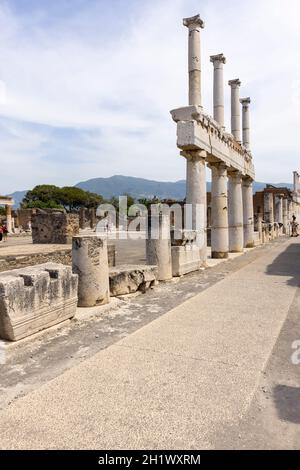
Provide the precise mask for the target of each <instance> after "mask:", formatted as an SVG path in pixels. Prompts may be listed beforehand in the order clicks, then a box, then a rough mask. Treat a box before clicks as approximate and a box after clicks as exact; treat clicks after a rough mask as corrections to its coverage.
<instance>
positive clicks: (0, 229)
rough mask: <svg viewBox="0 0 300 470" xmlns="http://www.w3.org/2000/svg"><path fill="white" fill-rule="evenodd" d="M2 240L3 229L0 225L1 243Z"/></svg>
mask: <svg viewBox="0 0 300 470" xmlns="http://www.w3.org/2000/svg"><path fill="white" fill-rule="evenodd" d="M2 238H3V227H2V225H0V242H2Z"/></svg>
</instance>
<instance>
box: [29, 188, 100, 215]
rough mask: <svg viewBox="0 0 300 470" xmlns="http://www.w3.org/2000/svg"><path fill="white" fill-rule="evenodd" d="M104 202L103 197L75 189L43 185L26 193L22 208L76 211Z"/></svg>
mask: <svg viewBox="0 0 300 470" xmlns="http://www.w3.org/2000/svg"><path fill="white" fill-rule="evenodd" d="M102 202H104V200H103V197H102V196H99V195H98V194H95V193H90V192H89V191H84V190H83V189H80V188H76V187H73V186H71V187H69V186H65V187H63V188H59V187H57V186H54V185H49V184H43V185H39V186H36V187H35V188H33V189H32V190H31V191H28V192H27V193H26V196H25V197H24V199H23V201H22V204H21V206H22V208H40V209H47V208H49V209H61V208H64V209H66V210H67V211H74V210H75V211H76V210H79V209H80V208H81V207H86V208H93V207H97V206H98V205H99V204H101V203H102Z"/></svg>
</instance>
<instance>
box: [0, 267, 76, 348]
mask: <svg viewBox="0 0 300 470" xmlns="http://www.w3.org/2000/svg"><path fill="white" fill-rule="evenodd" d="M77 289H78V278H77V275H75V274H72V269H71V267H69V266H64V265H62V264H56V263H46V264H40V265H37V266H30V267H26V268H21V269H14V270H11V271H5V272H2V273H0V338H2V339H6V340H9V341H16V340H19V339H21V338H25V337H26V336H29V335H31V334H33V333H36V332H38V331H40V330H43V329H45V328H48V327H50V326H53V325H56V324H57V323H60V322H62V321H64V320H67V319H69V318H72V317H73V316H74V315H75V313H76V307H77V299H78V296H77Z"/></svg>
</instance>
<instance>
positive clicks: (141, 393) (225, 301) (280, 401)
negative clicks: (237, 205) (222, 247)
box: [0, 239, 300, 449]
mask: <svg viewBox="0 0 300 470" xmlns="http://www.w3.org/2000/svg"><path fill="white" fill-rule="evenodd" d="M259 250H261V251H259ZM255 252H257V253H260V255H258V256H256V257H253V258H251V257H248V260H249V262H248V264H246V263H244V264H242V265H241V267H240V269H237V270H233V271H232V272H229V273H228V275H227V276H225V277H224V279H222V280H221V281H219V282H216V283H215V284H213V285H211V286H210V287H208V288H207V289H205V290H203V291H202V292H200V293H198V294H196V295H194V296H193V297H191V298H190V299H188V300H186V301H185V302H183V303H182V304H180V305H178V306H176V307H175V308H173V309H172V310H170V311H168V312H167V313H165V314H164V315H161V316H160V317H158V318H156V319H155V320H154V321H152V322H151V323H148V324H147V325H145V326H143V327H142V328H140V329H138V330H136V331H135V332H133V333H132V334H129V335H127V336H126V337H125V338H123V339H121V340H120V341H118V342H116V343H114V344H112V345H111V346H109V347H107V348H106V349H104V350H102V351H100V352H98V353H97V354H94V355H93V356H92V357H90V358H88V359H86V360H84V361H83V362H81V363H80V364H79V365H77V366H74V367H72V368H71V369H69V370H67V371H66V372H64V373H62V374H60V375H59V376H57V377H56V378H54V379H53V380H50V381H48V382H47V383H45V384H44V385H42V386H40V387H39V388H37V389H36V390H34V391H32V392H30V393H28V394H27V395H26V396H24V397H23V398H19V399H17V400H16V401H15V402H13V403H12V404H11V405H10V406H8V407H6V408H4V409H3V410H2V411H1V412H0V448H2V449H4V448H25V449H28V448H99V449H100V448H101V449H103V448H107V449H121V448H133V449H135V448H143V449H146V448H159V449H165V448H177V449H178V448H182V449H198V448H220V447H224V448H243V447H249V448H251V447H253V446H254V447H259V448H275V447H277V448H278V447H284V448H299V445H300V444H299V442H300V441H299V437H300V433H299V422H300V413H299V389H300V364H299V365H293V364H292V363H291V355H292V353H293V350H292V342H293V341H295V340H297V339H298V340H299V339H300V328H299V323H300V322H299V285H300V271H299V266H300V243H299V241H298V239H286V240H285V241H283V242H280V243H273V244H271V245H269V247H268V248H262V249H260V248H257V249H254V250H253V251H252V253H255ZM244 256H247V255H244ZM242 258H243V257H240V259H242ZM226 263H229V262H225V263H224V264H226ZM198 275H199V276H201V273H200V274H198Z"/></svg>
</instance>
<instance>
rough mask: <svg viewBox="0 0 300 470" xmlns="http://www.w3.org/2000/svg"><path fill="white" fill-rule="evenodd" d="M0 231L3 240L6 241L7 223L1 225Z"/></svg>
mask: <svg viewBox="0 0 300 470" xmlns="http://www.w3.org/2000/svg"><path fill="white" fill-rule="evenodd" d="M2 232H3V241H4V242H6V241H7V234H8V229H7V225H3V227H2Z"/></svg>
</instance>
